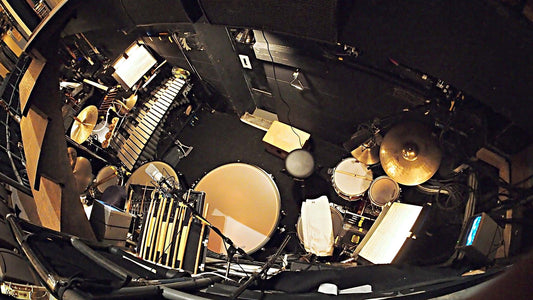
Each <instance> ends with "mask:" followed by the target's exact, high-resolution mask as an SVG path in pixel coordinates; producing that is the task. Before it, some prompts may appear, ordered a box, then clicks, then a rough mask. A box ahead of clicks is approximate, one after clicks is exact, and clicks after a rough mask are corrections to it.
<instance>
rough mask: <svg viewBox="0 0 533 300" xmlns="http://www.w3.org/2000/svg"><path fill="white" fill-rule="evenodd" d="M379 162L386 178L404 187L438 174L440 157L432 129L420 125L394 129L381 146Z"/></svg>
mask: <svg viewBox="0 0 533 300" xmlns="http://www.w3.org/2000/svg"><path fill="white" fill-rule="evenodd" d="M379 158H380V160H381V166H382V167H383V170H384V171H385V173H387V175H389V177H391V178H392V179H393V180H394V181H396V182H398V183H400V184H403V185H418V184H421V183H423V182H425V181H427V180H428V179H430V178H431V177H432V176H433V175H434V174H435V172H437V170H438V168H439V165H440V161H441V158H442V153H441V151H440V149H439V147H438V145H437V140H436V139H435V137H434V136H433V135H432V133H431V129H430V128H428V127H427V126H426V125H424V124H422V123H419V122H413V121H409V122H404V123H400V124H398V125H396V126H395V127H393V128H392V129H391V130H389V132H387V134H386V135H385V137H384V138H383V142H382V143H381V147H380V151H379Z"/></svg>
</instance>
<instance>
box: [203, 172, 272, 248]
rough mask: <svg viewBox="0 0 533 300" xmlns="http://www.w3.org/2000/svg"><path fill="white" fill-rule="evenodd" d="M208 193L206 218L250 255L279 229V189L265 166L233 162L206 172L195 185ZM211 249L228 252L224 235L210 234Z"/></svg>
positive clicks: (206, 197)
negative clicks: (277, 227) (263, 168)
mask: <svg viewBox="0 0 533 300" xmlns="http://www.w3.org/2000/svg"><path fill="white" fill-rule="evenodd" d="M194 189H195V190H196V191H203V192H205V193H206V195H205V202H206V204H209V206H208V211H207V220H209V222H211V223H212V224H213V225H214V226H216V227H217V228H219V229H220V231H222V233H223V234H224V235H226V236H228V237H229V238H230V239H231V240H232V241H233V242H234V243H235V245H236V246H237V247H240V248H242V249H243V250H244V251H246V253H248V254H250V253H253V252H255V251H257V250H259V249H260V248H261V247H263V246H264V245H265V244H266V243H267V242H268V240H269V239H270V236H271V235H272V233H273V232H274V230H275V229H276V226H277V224H278V219H279V212H280V208H281V200H280V195H279V191H278V188H277V186H276V184H275V183H274V180H272V178H271V177H270V175H269V174H267V173H266V172H265V171H263V170H262V169H260V168H258V167H255V166H252V165H248V164H244V163H231V164H227V165H223V166H220V167H218V168H216V169H214V170H212V171H211V172H209V173H208V174H207V175H205V176H204V177H203V178H202V179H201V180H200V181H199V182H198V184H197V185H196V186H195V187H194ZM207 247H208V249H209V250H211V251H213V252H216V253H222V254H225V253H226V250H225V247H224V243H223V242H222V240H221V238H220V237H219V236H218V235H217V234H215V233H211V234H210V235H209V243H208V245H207Z"/></svg>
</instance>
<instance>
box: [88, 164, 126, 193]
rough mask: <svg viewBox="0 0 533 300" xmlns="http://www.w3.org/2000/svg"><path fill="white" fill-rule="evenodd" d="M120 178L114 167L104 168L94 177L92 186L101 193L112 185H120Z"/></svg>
mask: <svg viewBox="0 0 533 300" xmlns="http://www.w3.org/2000/svg"><path fill="white" fill-rule="evenodd" d="M121 177H122V176H121V175H120V174H119V172H118V170H117V168H116V167H114V166H105V167H103V168H102V169H100V171H98V174H97V175H96V180H95V182H94V186H96V188H97V189H98V191H100V193H103V192H104V191H105V190H106V189H107V188H108V187H110V186H112V185H120V183H121V181H122V178H121Z"/></svg>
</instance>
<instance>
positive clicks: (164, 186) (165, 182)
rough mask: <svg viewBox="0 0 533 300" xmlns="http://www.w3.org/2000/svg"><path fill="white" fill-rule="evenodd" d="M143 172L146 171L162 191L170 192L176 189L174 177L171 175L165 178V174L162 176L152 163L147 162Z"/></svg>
mask: <svg viewBox="0 0 533 300" xmlns="http://www.w3.org/2000/svg"><path fill="white" fill-rule="evenodd" d="M163 171H164V169H163ZM144 172H146V174H148V176H150V178H152V180H154V182H155V183H156V184H157V186H158V187H159V188H160V189H161V190H162V191H163V192H165V193H170V192H172V191H173V190H175V189H176V187H175V184H174V179H173V178H172V177H168V178H165V176H163V174H162V173H161V171H159V169H157V167H156V166H155V165H154V164H148V167H146V169H145V170H144Z"/></svg>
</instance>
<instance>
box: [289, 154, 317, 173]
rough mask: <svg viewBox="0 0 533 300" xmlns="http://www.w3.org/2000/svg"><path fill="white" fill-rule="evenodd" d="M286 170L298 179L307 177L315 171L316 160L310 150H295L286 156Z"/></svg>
mask: <svg viewBox="0 0 533 300" xmlns="http://www.w3.org/2000/svg"><path fill="white" fill-rule="evenodd" d="M285 170H287V172H288V173H289V174H290V175H291V176H292V177H295V178H297V179H305V178H307V177H309V176H311V174H313V172H314V171H315V160H314V158H313V156H312V155H311V153H309V151H307V150H304V149H296V150H293V151H291V152H290V153H289V155H287V157H286V158H285Z"/></svg>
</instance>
